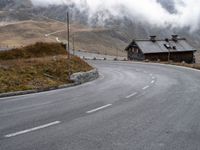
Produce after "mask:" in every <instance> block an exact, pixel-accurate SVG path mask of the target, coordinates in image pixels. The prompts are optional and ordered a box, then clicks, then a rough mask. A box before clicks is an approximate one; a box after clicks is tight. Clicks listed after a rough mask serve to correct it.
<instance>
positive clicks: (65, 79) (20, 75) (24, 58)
mask: <svg viewBox="0 0 200 150" xmlns="http://www.w3.org/2000/svg"><path fill="white" fill-rule="evenodd" d="M91 69H92V67H91V66H89V65H88V64H87V63H86V62H84V61H83V60H81V59H80V58H78V57H76V56H72V57H71V59H70V60H69V59H67V52H66V51H65V49H64V47H63V46H62V45H61V44H57V43H36V44H34V45H30V46H27V47H24V48H21V49H13V50H11V51H4V52H0V93H4V92H11V91H21V90H32V89H45V88H50V87H58V86H60V85H63V84H67V83H71V82H72V81H70V79H69V75H70V74H72V73H75V72H81V71H83V72H84V71H89V70H91Z"/></svg>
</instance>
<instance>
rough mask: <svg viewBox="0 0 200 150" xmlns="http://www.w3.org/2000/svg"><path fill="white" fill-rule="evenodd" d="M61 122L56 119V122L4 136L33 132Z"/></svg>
mask: <svg viewBox="0 0 200 150" xmlns="http://www.w3.org/2000/svg"><path fill="white" fill-rule="evenodd" d="M60 123H61V122H60V121H55V122H51V123H48V124H45V125H41V126H38V127H34V128H31V129H27V130H23V131H19V132H15V133H11V134H8V135H5V136H4V137H5V138H11V137H14V136H18V135H21V134H26V133H29V132H33V131H36V130H40V129H44V128H47V127H50V126H53V125H57V124H60Z"/></svg>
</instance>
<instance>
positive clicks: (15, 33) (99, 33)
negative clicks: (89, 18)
mask: <svg viewBox="0 0 200 150" xmlns="http://www.w3.org/2000/svg"><path fill="white" fill-rule="evenodd" d="M60 30H66V26H65V25H64V24H63V23H59V22H51V21H49V22H48V21H23V22H18V23H12V24H9V25H6V26H1V27H0V33H1V34H0V46H7V45H8V46H10V47H20V46H22V45H27V44H32V43H35V42H38V41H43V42H56V37H59V38H60V39H61V40H64V39H66V32H63V33H57V34H54V35H51V36H49V37H45V34H48V33H52V32H55V31H60ZM70 30H71V34H74V35H75V36H74V37H75V48H76V49H77V50H79V49H82V50H86V51H91V52H99V53H102V54H105V52H107V54H111V55H115V54H116V49H119V50H120V52H119V55H121V56H126V54H125V53H123V52H122V50H123V49H124V47H126V46H127V43H125V42H124V41H123V39H122V37H123V36H124V35H123V36H122V34H121V33H116V32H115V31H112V30H106V29H102V28H95V29H93V28H90V27H85V26H83V25H79V24H73V25H71V26H70ZM70 42H71V43H72V39H70ZM71 45H72V44H71Z"/></svg>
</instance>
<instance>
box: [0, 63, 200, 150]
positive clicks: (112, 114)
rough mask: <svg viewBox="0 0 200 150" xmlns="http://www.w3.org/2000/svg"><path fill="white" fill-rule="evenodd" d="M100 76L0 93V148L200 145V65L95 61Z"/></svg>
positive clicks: (168, 149)
mask: <svg viewBox="0 0 200 150" xmlns="http://www.w3.org/2000/svg"><path fill="white" fill-rule="evenodd" d="M90 63H91V64H93V65H94V66H96V67H97V68H98V69H99V71H100V74H101V76H100V78H99V79H97V80H96V81H93V82H90V83H86V84H83V85H81V86H77V87H72V88H68V89H62V90H56V91H50V92H44V93H39V94H31V95H25V96H16V97H9V98H2V99H0V150H112V149H113V150H199V149H200V115H199V114H200V72H199V71H195V70H192V69H185V68H180V67H175V66H165V65H156V64H141V63H132V62H112V61H110V62H109V61H90Z"/></svg>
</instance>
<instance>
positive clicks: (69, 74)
mask: <svg viewBox="0 0 200 150" xmlns="http://www.w3.org/2000/svg"><path fill="white" fill-rule="evenodd" d="M66 50H67V51H68V70H69V73H68V76H69V79H70V76H71V67H70V47H69V12H68V11H67V44H66Z"/></svg>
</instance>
